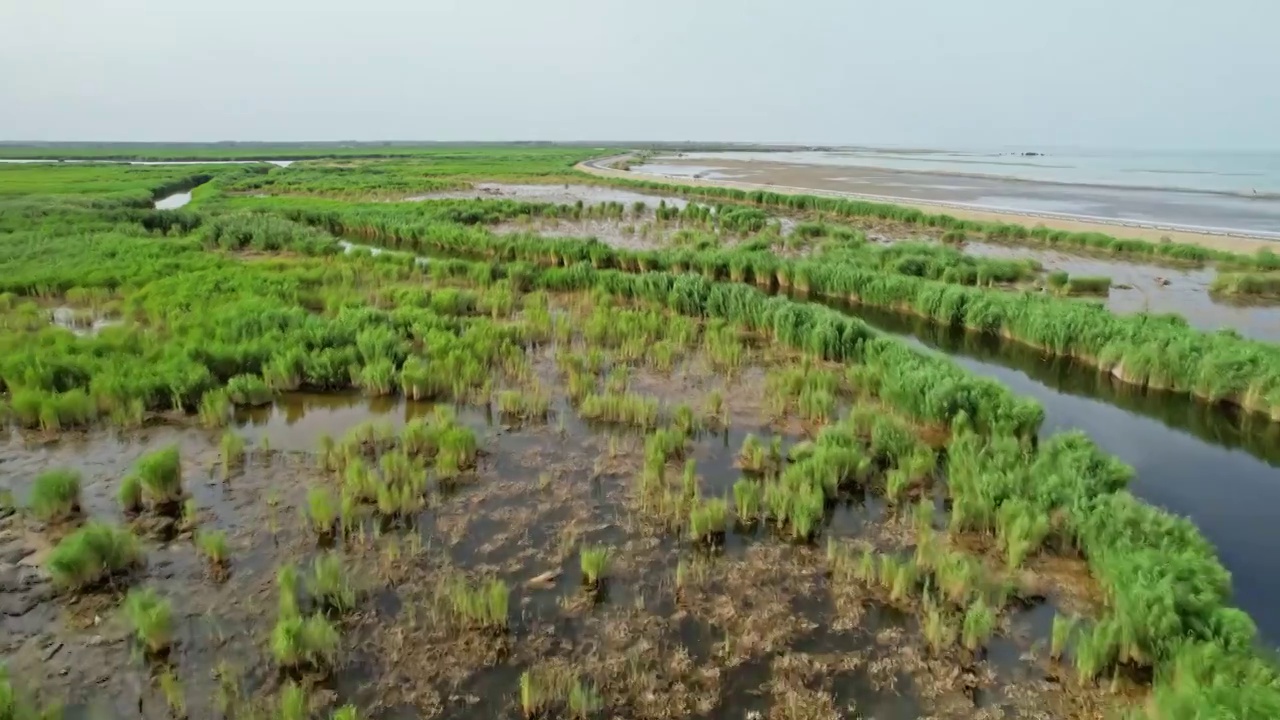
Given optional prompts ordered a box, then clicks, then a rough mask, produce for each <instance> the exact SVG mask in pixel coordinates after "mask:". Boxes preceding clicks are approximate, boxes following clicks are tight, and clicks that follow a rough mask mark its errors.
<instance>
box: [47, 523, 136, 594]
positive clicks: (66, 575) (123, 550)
mask: <svg viewBox="0 0 1280 720" xmlns="http://www.w3.org/2000/svg"><path fill="white" fill-rule="evenodd" d="M141 561H142V551H141V549H140V548H139V546H138V539H137V538H135V537H134V536H133V535H132V534H131V533H130V532H129V531H127V530H123V529H121V528H118V527H116V526H114V525H107V524H105V523H99V522H90V523H88V524H86V525H85V526H84V527H82V528H80V529H79V530H77V531H75V532H74V533H72V534H71V535H68V536H67V537H65V538H63V539H62V541H61V542H59V543H58V544H57V546H55V547H54V548H53V551H52V552H51V553H49V559H48V561H47V567H48V570H49V573H50V574H51V575H52V576H53V581H54V584H56V585H57V586H59V587H61V588H64V589H70V590H82V589H87V588H89V587H92V586H93V585H97V584H99V583H101V582H105V581H107V580H109V579H110V578H111V577H113V576H115V575H117V574H119V573H122V572H124V571H125V570H128V569H129V568H131V567H133V566H135V565H137V564H139V563H140V562H141Z"/></svg>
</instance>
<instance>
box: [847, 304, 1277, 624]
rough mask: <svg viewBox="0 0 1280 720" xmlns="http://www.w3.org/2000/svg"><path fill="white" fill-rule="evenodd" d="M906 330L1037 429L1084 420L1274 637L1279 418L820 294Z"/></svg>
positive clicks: (889, 327)
mask: <svg viewBox="0 0 1280 720" xmlns="http://www.w3.org/2000/svg"><path fill="white" fill-rule="evenodd" d="M825 304H829V305H832V306H833V307H837V308H839V309H842V310H844V311H845V312H848V313H850V314H852V315H856V316H858V317H860V318H862V319H863V320H865V321H866V322H867V323H868V324H870V325H872V326H874V327H876V328H879V329H881V330H883V331H885V332H887V333H890V334H893V335H895V336H898V337H900V338H902V339H903V340H905V341H907V342H910V343H912V344H915V345H917V346H923V347H926V348H931V349H934V350H939V351H942V352H944V353H946V354H947V355H949V356H951V358H952V360H954V361H955V362H956V363H957V364H959V365H961V366H962V367H964V368H966V369H967V370H969V371H970V372H973V373H975V374H977V375H982V376H984V377H990V378H993V379H995V380H998V381H999V382H1000V383H1002V384H1003V385H1005V386H1006V387H1008V388H1009V389H1010V390H1012V391H1013V392H1014V393H1015V394H1017V395H1023V396H1028V397H1033V398H1035V399H1036V400H1037V401H1038V402H1039V403H1040V404H1041V405H1042V406H1044V410H1045V423H1044V427H1043V429H1042V431H1041V435H1042V436H1048V435H1052V434H1055V433H1059V432H1063V431H1066V430H1072V429H1079V430H1082V431H1084V432H1085V433H1086V434H1088V435H1089V437H1090V438H1091V439H1092V440H1093V442H1094V443H1096V444H1097V445H1098V446H1099V447H1100V448H1102V449H1103V450H1105V451H1106V452H1109V453H1111V454H1113V455H1115V456H1117V457H1119V458H1120V459H1121V460H1123V461H1125V462H1126V463H1128V464H1129V465H1132V466H1133V468H1134V470H1135V477H1134V480H1133V481H1132V482H1131V483H1130V489H1131V490H1132V491H1133V492H1134V494H1136V495H1138V496H1139V497H1141V498H1143V499H1144V500H1146V501H1147V502H1150V503H1153V504H1155V505H1158V506H1160V507H1163V508H1165V509H1167V510H1169V511H1170V512H1173V513H1175V514H1178V515H1183V516H1186V517H1189V518H1190V519H1191V520H1192V521H1193V522H1195V524H1196V525H1197V526H1198V527H1199V528H1200V530H1201V532H1203V533H1204V535H1205V537H1206V538H1208V539H1209V541H1210V542H1211V543H1212V544H1213V545H1214V546H1215V547H1216V548H1217V551H1218V555H1219V557H1220V558H1221V560H1222V563H1223V565H1224V566H1226V568H1227V569H1228V570H1229V571H1230V572H1231V574H1232V577H1233V579H1234V587H1235V594H1236V599H1237V602H1238V603H1239V605H1240V606H1241V607H1242V608H1243V609H1244V610H1245V611H1246V612H1248V613H1249V614H1250V616H1252V617H1253V619H1254V620H1255V621H1256V622H1257V624H1258V628H1259V630H1260V632H1261V634H1262V637H1263V639H1264V640H1265V641H1266V642H1268V643H1272V644H1274V643H1276V642H1277V641H1280V613H1278V612H1276V608H1277V607H1280V554H1277V553H1275V552H1272V549H1273V548H1275V547H1276V546H1277V545H1280V524H1278V523H1276V521H1275V510H1274V509H1275V508H1276V507H1280V469H1277V468H1280V427H1277V424H1275V423H1270V422H1266V421H1264V420H1261V419H1256V418H1254V417H1252V416H1250V417H1241V416H1239V415H1236V414H1233V413H1231V412H1229V411H1227V410H1225V409H1223V408H1220V407H1214V406H1209V405H1206V404H1204V403H1201V402H1198V401H1195V400H1193V399H1191V398H1190V397H1187V396H1182V395H1176V394H1172V393H1162V392H1157V391H1148V390H1143V389H1139V388H1135V387H1133V386H1131V385H1130V386H1126V385H1120V384H1118V383H1113V382H1112V381H1111V379H1110V376H1108V375H1107V374H1105V373H1099V372H1097V371H1096V370H1094V369H1092V368H1087V367H1083V366H1080V365H1078V364H1075V363H1072V362H1070V361H1068V360H1062V359H1060V358H1045V357H1042V356H1040V354H1039V353H1038V352H1036V351H1035V350H1033V349H1031V348H1027V347H1025V346H1022V345H1018V344H1015V343H1002V342H1000V341H999V340H998V339H997V338H994V337H990V336H982V335H977V334H974V333H968V332H965V331H963V330H960V329H954V328H946V327H942V326H939V325H937V324H936V323H933V322H930V321H928V320H925V319H923V318H914V317H907V316H903V315H898V314H894V313H888V312H884V311H877V310H874V309H871V308H865V307H857V308H851V307H849V306H847V305H845V304H843V303H838V302H826V303H825Z"/></svg>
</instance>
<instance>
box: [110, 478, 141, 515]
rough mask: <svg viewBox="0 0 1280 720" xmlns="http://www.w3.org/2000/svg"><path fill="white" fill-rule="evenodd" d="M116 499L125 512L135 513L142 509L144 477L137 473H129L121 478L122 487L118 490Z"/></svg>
mask: <svg viewBox="0 0 1280 720" xmlns="http://www.w3.org/2000/svg"><path fill="white" fill-rule="evenodd" d="M116 500H117V501H119V503H120V509H121V510H123V511H124V512H125V514H133V513H137V512H141V511H142V507H143V506H142V478H140V477H138V475H137V474H136V473H129V474H128V475H125V476H124V477H123V478H121V480H120V487H119V489H117V490H116Z"/></svg>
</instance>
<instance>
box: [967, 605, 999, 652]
mask: <svg viewBox="0 0 1280 720" xmlns="http://www.w3.org/2000/svg"><path fill="white" fill-rule="evenodd" d="M995 627H996V613H995V611H994V610H993V609H992V608H991V606H990V605H988V604H987V602H986V600H984V599H983V598H982V597H978V598H977V599H976V600H974V601H973V603H972V604H970V605H969V608H968V609H967V610H965V613H964V624H963V626H962V630H961V639H962V641H963V643H964V646H965V648H966V649H967V650H969V651H970V652H977V651H978V649H979V648H980V647H982V646H983V645H985V644H986V642H987V640H989V639H990V638H991V634H992V633H993V632H995Z"/></svg>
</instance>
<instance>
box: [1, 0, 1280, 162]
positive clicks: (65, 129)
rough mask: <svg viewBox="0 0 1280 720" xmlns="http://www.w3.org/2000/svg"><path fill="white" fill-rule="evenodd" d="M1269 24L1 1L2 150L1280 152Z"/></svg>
mask: <svg viewBox="0 0 1280 720" xmlns="http://www.w3.org/2000/svg"><path fill="white" fill-rule="evenodd" d="M1277 27H1280V3H1276V2H1274V1H1273V0H1215V1H1214V2H1212V3H1206V2H1192V0H1057V1H1056V2H1032V1H1030V0H980V1H978V2H958V1H957V0H874V1H873V0H821V1H820V0H790V1H788V2H764V1H762V0H732V1H730V0H360V1H359V2H350V1H347V2H338V1H337V0H252V1H248V0H216V1H215V2H183V0H112V1H111V2H106V1H105V0H39V1H38V2H37V1H34V0H33V1H30V2H23V1H21V0H4V1H2V2H0V140H103V141H107V140H112V141H217V140H277V141H304V140H392V139H395V140H666V141H680V140H694V141H745V142H794V143H809V144H820V143H822V144H826V143H831V144H837V143H839V144H892V145H907V146H919V147H950V148H963V147H977V146H982V147H991V146H1000V147H1005V146H1042V145H1048V146H1054V147H1089V148H1159V149H1175V150H1184V149H1209V150H1221V149H1241V150H1248V149H1269V150H1276V149H1280V81H1277V79H1276V78H1280V47H1278V46H1277V45H1276V39H1275V35H1274V29H1275V28H1277Z"/></svg>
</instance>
